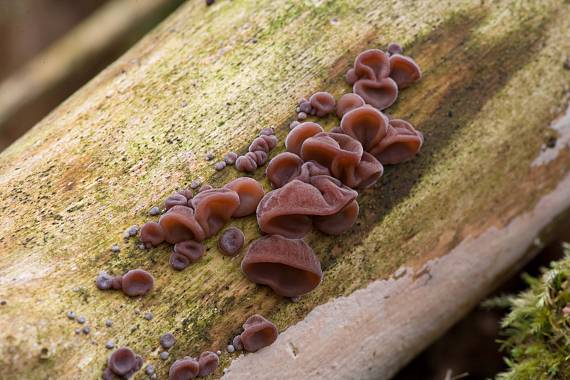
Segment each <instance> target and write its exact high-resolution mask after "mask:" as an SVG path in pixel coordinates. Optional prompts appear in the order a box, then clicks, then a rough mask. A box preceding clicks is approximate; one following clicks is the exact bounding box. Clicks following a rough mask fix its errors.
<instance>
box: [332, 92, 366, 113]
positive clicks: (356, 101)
mask: <svg viewBox="0 0 570 380" xmlns="http://www.w3.org/2000/svg"><path fill="white" fill-rule="evenodd" d="M364 104H366V103H364V99H362V98H361V97H360V95H356V94H353V93H352V92H351V93H348V94H344V95H343V96H341V97H340V99H339V100H338V103H337V104H336V115H337V116H338V117H340V118H342V117H343V116H344V115H345V114H346V113H347V112H349V111H352V110H353V109H356V108H359V107H362V106H363V105H364Z"/></svg>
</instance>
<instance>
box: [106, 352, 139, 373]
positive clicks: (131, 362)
mask: <svg viewBox="0 0 570 380" xmlns="http://www.w3.org/2000/svg"><path fill="white" fill-rule="evenodd" d="M142 365H143V360H142V358H141V357H140V356H139V355H136V354H135V353H134V352H133V350H131V349H130V348H128V347H121V348H119V349H118V350H116V351H115V352H113V353H112V354H111V356H109V360H108V362H107V366H108V368H109V369H110V370H111V372H112V373H113V374H115V375H117V376H119V377H122V378H125V379H128V378H129V377H131V376H132V375H133V374H134V373H135V372H136V371H138V370H139V369H141V367H142Z"/></svg>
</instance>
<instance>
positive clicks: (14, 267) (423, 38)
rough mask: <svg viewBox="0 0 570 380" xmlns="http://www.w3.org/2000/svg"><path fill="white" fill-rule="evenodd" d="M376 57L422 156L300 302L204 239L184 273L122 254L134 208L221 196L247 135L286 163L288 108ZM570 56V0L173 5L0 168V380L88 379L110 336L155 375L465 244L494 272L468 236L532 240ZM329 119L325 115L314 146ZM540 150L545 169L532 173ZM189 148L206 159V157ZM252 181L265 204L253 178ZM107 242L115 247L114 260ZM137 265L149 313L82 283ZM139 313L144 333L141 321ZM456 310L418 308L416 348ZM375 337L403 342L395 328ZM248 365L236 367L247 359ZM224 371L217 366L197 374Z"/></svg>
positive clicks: (553, 180)
mask: <svg viewBox="0 0 570 380" xmlns="http://www.w3.org/2000/svg"><path fill="white" fill-rule="evenodd" d="M392 41H397V42H399V43H400V44H402V46H403V47H404V51H405V53H406V54H409V55H411V56H412V57H413V58H414V59H416V61H417V62H418V63H419V65H420V66H421V67H422V69H423V74H424V77H423V79H422V81H421V82H419V83H418V84H416V85H414V86H412V87H410V88H408V89H406V90H404V91H402V93H401V95H400V97H399V99H398V101H397V103H396V104H395V105H394V106H392V107H391V108H390V109H388V110H387V112H388V113H390V114H391V115H394V116H396V117H399V118H403V119H407V120H409V121H410V122H412V123H413V124H414V125H415V126H416V127H417V128H418V129H419V130H421V131H422V132H423V134H424V136H425V144H424V147H423V149H422V152H421V154H420V155H419V156H418V157H416V158H415V159H414V160H412V161H410V162H408V163H405V164H400V165H396V166H392V167H388V168H386V172H385V174H384V176H383V177H382V179H381V180H380V181H379V182H378V184H377V185H375V186H374V187H373V188H372V189H368V190H366V191H364V192H362V193H361V194H360V196H359V197H358V202H359V205H360V210H361V212H360V216H359V218H358V221H357V223H356V225H355V226H354V227H353V228H352V230H351V231H349V232H348V233H346V234H344V235H342V236H338V237H330V236H325V235H322V234H319V233H316V232H313V233H311V234H310V235H308V236H307V238H306V241H307V242H308V243H309V244H310V245H311V246H312V247H313V249H314V250H315V252H316V254H317V255H318V256H319V258H320V259H321V262H322V266H323V270H324V279H323V282H322V284H321V285H320V286H319V287H318V288H317V289H316V290H315V291H313V292H312V293H310V294H309V295H307V296H305V297H303V298H302V299H301V301H300V302H298V303H291V302H290V301H289V300H287V299H283V298H281V297H277V296H276V295H274V294H273V293H272V292H271V291H270V290H269V289H267V288H264V287H259V286H256V285H254V284H252V283H250V282H248V281H247V280H246V279H245V278H244V277H243V275H242V274H241V272H240V269H239V264H240V261H241V258H242V257H243V255H239V256H237V257H235V258H228V257H224V256H222V255H221V254H220V253H219V252H218V249H217V247H216V242H217V236H215V237H214V238H211V239H209V240H208V241H207V242H206V254H205V256H204V258H203V259H202V261H201V262H199V263H197V264H195V265H192V266H191V267H189V268H188V269H186V270H185V271H182V272H175V271H173V270H172V269H171V268H170V266H169V264H168V257H169V254H170V250H171V247H166V246H161V247H158V248H155V249H151V250H140V249H138V248H137V243H138V242H137V241H136V239H131V240H129V241H128V242H127V243H125V242H123V238H122V233H123V232H124V231H125V230H126V229H127V228H128V227H129V226H131V225H133V224H137V225H139V226H140V225H142V224H143V223H144V222H145V221H148V220H153V219H154V218H153V217H150V216H149V213H148V211H149V209H150V208H151V207H153V206H157V205H160V204H161V203H162V201H163V200H164V198H165V197H166V196H167V195H169V194H170V193H171V192H173V191H174V190H175V189H177V188H183V187H186V186H188V185H189V184H190V182H191V181H192V180H194V179H196V178H201V179H202V180H203V181H205V182H208V183H210V184H212V185H214V186H221V185H223V184H224V183H226V182H228V181H229V180H231V179H233V178H235V177H237V176H238V175H239V173H237V172H236V171H235V169H233V168H231V167H229V168H226V169H225V170H223V171H221V172H216V171H215V170H214V168H213V164H214V163H215V162H216V161H217V160H219V159H221V158H222V156H223V155H224V154H225V153H226V152H228V151H230V150H234V151H236V152H240V153H243V152H245V151H246V150H247V146H248V145H249V142H250V141H251V140H253V138H254V137H255V136H256V135H257V134H258V133H259V131H260V130H261V129H262V128H264V127H274V128H275V129H276V135H277V136H278V137H279V139H280V145H278V148H276V149H275V150H274V151H273V152H272V156H274V155H275V154H277V153H279V152H280V151H282V150H283V144H282V143H283V140H284V137H285V136H286V134H287V132H288V124H289V123H290V122H291V121H292V120H293V117H294V109H295V106H296V103H297V101H298V99H299V98H301V97H308V96H310V95H311V94H312V93H314V92H316V91H329V92H331V93H332V94H334V95H335V96H337V97H338V96H340V95H341V94H343V93H346V92H349V91H350V88H349V86H348V85H347V84H346V83H345V81H344V73H345V72H346V70H347V69H348V68H349V66H350V64H351V63H352V62H353V60H354V58H355V56H356V55H357V54H358V53H359V52H360V51H362V50H364V49H367V48H385V47H386V46H387V45H388V44H389V43H390V42H392ZM569 56H570V4H569V3H568V2H567V1H562V0H559V1H552V0H547V1H544V0H527V1H520V0H513V1H479V0H478V1H449V2H447V1H434V0H416V1H412V0H409V1H406V0H398V1H386V2H378V1H373V0H370V1H325V0H321V1H317V0H315V1H309V0H304V1H301V0H299V1H270V0H264V1H244V0H233V1H229V0H218V1H216V3H215V4H214V5H213V6H211V7H206V6H205V4H204V2H203V1H188V2H187V3H185V4H183V5H182V6H181V7H180V8H179V9H178V10H177V11H176V12H175V13H174V14H173V15H172V16H171V17H169V18H168V19H167V20H166V21H165V22H163V23H162V24H161V25H160V26H159V27H158V28H156V29H155V30H154V31H152V32H151V33H149V35H147V36H146V37H145V38H144V39H143V40H142V41H141V42H140V43H138V44H137V45H136V46H135V47H134V48H133V49H131V50H130V51H129V52H128V53H127V54H125V55H124V56H123V57H121V58H120V59H119V60H118V61H117V62H116V63H114V64H113V65H111V66H110V67H109V68H107V69H106V70H105V71H104V72H102V73H101V74H100V75H98V76H97V77H96V78H94V79H93V80H92V81H91V82H89V83H88V84H87V85H86V86H84V87H83V88H82V89H81V90H79V91H78V92H77V93H76V94H74V95H73V96H72V97H71V98H69V99H68V100H67V101H65V102H64V103H63V104H62V105H61V106H60V107H58V108H57V109H56V110H55V111H53V112H52V113H51V114H50V115H49V116H47V117H46V118H45V119H44V120H43V121H41V122H40V123H39V124H38V125H36V126H35V127H34V128H33V129H32V130H31V131H30V132H28V133H27V134H26V135H24V136H23V137H22V138H20V139H19V140H18V141H16V142H15V143H14V144H13V145H12V146H10V147H9V148H8V149H7V150H5V151H4V152H3V153H2V154H0V199H1V200H2V203H1V207H2V214H1V215H2V217H1V218H2V219H1V222H0V300H5V301H6V304H5V305H0V353H1V355H0V377H2V378H3V379H4V378H5V379H49V378H81V379H95V378H98V377H99V376H100V374H101V372H102V370H103V368H104V366H105V363H106V359H107V356H108V354H109V350H107V349H106V348H105V342H106V341H107V340H109V339H113V340H114V341H115V344H116V345H117V346H118V347H121V346H129V347H131V348H132V349H133V350H135V351H136V352H137V353H138V354H140V355H142V356H143V357H144V358H145V362H146V363H152V364H153V365H155V366H156V367H157V372H158V374H159V375H160V377H161V378H164V377H165V374H166V373H167V370H168V367H169V366H170V364H171V363H172V362H173V360H174V359H175V358H179V357H183V356H186V355H194V356H195V355H198V354H199V353H200V352H202V351H204V350H214V351H215V350H218V349H223V348H224V347H225V346H226V345H227V344H228V343H229V342H230V339H231V338H232V337H233V336H234V335H235V334H236V333H238V332H239V331H240V326H241V324H242V323H243V321H244V320H245V319H246V318H247V316H249V315H251V314H253V313H261V314H263V315H265V316H266V317H268V318H269V319H272V320H273V321H274V322H275V323H276V325H277V326H278V328H279V329H280V331H285V330H286V329H287V328H290V327H291V326H295V325H296V324H297V323H298V322H300V321H302V320H303V319H304V318H305V317H306V316H307V315H308V314H309V313H311V311H312V310H313V309H315V307H317V306H319V305H325V306H326V304H328V303H331V302H334V300H335V299H337V298H338V297H342V296H349V297H350V295H351V294H353V292H355V291H358V290H359V289H363V288H365V287H367V286H369V285H370V284H373V283H375V281H379V280H385V279H389V278H391V277H393V276H394V273H395V272H397V270H398V268H400V267H402V266H405V267H407V268H412V270H416V271H417V276H418V277H421V276H422V273H423V272H422V271H423V269H422V268H424V264H425V263H427V262H430V261H434V260H435V263H434V265H437V259H439V258H445V256H446V255H447V254H448V253H449V252H451V251H453V250H454V248H456V247H458V246H460V245H461V244H462V243H463V242H464V241H466V240H473V241H476V242H478V244H479V246H476V247H475V248H476V249H472V250H471V251H470V252H471V254H472V255H477V254H478V252H482V253H481V257H482V260H490V258H489V255H484V254H483V252H488V251H489V249H492V247H493V239H497V237H496V234H495V235H493V234H492V235H491V237H490V238H488V239H479V240H477V238H478V237H481V236H487V235H485V233H486V232H487V231H489V230H490V229H494V230H497V231H501V229H502V228H503V227H505V226H507V225H509V223H511V222H513V221H515V220H517V217H519V216H520V215H523V214H524V215H527V217H528V218H531V219H530V222H529V223H531V224H532V215H533V210H535V207H537V205H540V201H541V199H543V198H544V197H545V196H546V195H547V194H549V193H551V192H553V191H556V189H557V186H558V185H559V184H560V183H561V181H562V180H563V178H565V177H566V175H567V174H568V172H569V170H570V151H569V150H568V147H567V146H565V145H563V146H560V144H566V143H567V141H568V140H567V139H562V138H561V139H560V142H556V144H558V145H556V144H555V148H548V145H552V141H555V140H556V139H557V138H558V137H560V136H559V133H560V132H559V131H557V130H556V129H555V128H552V125H555V123H556V121H557V120H559V119H560V118H561V117H563V115H565V113H566V112H567V108H568V103H569V90H570V71H569V70H567V69H565V68H564V61H565V60H566V59H567V58H569ZM337 123H338V121H337V119H335V118H333V117H332V116H331V117H330V118H328V119H323V120H322V125H323V126H324V127H325V129H327V130H329V129H330V128H332V127H333V126H335V125H336V124H337ZM549 149H555V150H556V154H554V155H551V156H552V157H550V158H549V159H547V160H542V161H541V160H540V159H538V158H539V157H542V156H544V155H545V154H547V153H548V150H549ZM207 152H212V153H213V154H214V155H215V157H216V159H214V160H213V161H206V160H205V159H204V157H205V155H206V153H207ZM537 160H538V161H537ZM254 178H256V179H259V180H261V181H262V182H263V184H264V186H265V188H266V189H268V188H269V186H268V184H267V182H266V181H265V180H264V179H263V169H260V170H258V171H257V172H256V173H255V174H254ZM560 204H562V205H564V203H563V202H562V203H560ZM559 208H560V209H559V210H556V212H554V211H553V212H552V213H550V214H548V216H549V218H550V219H551V220H548V221H547V222H548V223H543V224H545V226H547V227H548V228H554V227H555V226H556V224H557V223H558V221H559V218H558V216H559V215H562V214H563V213H565V212H566V211H567V210H566V209H565V208H564V207H562V206H560V207H559ZM528 215H530V216H528ZM543 219H544V217H543ZM543 222H544V221H543ZM230 225H233V226H237V227H240V228H241V229H243V231H244V233H245V236H246V245H247V244H249V243H250V242H251V241H253V240H254V239H256V238H258V237H259V232H258V229H257V224H256V222H255V218H254V217H247V218H243V219H237V220H232V222H231V223H230ZM545 228H546V227H545ZM531 230H532V229H531ZM531 230H529V231H531ZM541 231H542V229H541ZM534 232H536V231H534ZM499 236H500V234H499ZM513 239H516V237H513ZM113 244H119V246H120V248H121V250H120V252H118V253H113V252H111V246H112V245H113ZM515 246H516V247H517V249H516V252H515V253H512V252H511V255H515V256H513V257H515V258H516V257H519V256H520V261H521V262H522V261H524V260H525V258H527V257H528V252H529V250H530V249H531V247H530V244H529V246H524V247H523V246H522V245H521V244H517V245H515ZM516 255H519V256H516ZM491 259H493V258H491ZM495 259H497V263H498V264H497V265H503V266H507V265H508V266H510V265H511V264H512V263H508V262H507V261H505V260H503V261H502V260H500V257H497V258H495ZM133 268H142V269H145V270H148V271H149V272H151V273H152V274H153V275H154V277H155V279H156V283H155V289H154V290H153V291H152V292H151V293H150V294H148V295H147V296H146V297H143V298H141V299H129V298H127V297H125V296H124V295H123V294H121V293H119V292H101V291H98V290H97V289H96V288H95V285H94V280H95V277H96V275H97V273H98V272H99V271H101V270H106V271H108V272H110V273H112V274H122V273H124V272H126V271H127V270H129V269H133ZM482 268H484V266H482ZM499 269H502V271H500V270H499V271H497V273H502V272H504V273H507V272H508V270H509V268H506V267H503V268H499ZM449 270H450V271H451V270H452V268H451V269H449ZM471 274H472V273H471ZM451 275H452V273H451V272H450V276H451ZM477 275H480V276H483V277H484V276H485V275H486V274H485V273H478V274H477ZM427 282H429V280H428V281H427ZM427 282H426V283H427ZM499 282H500V278H492V279H491V280H490V281H488V282H487V283H486V286H487V288H485V289H477V291H474V290H473V289H470V288H467V287H466V288H465V291H464V292H463V293H462V292H461V288H459V290H458V289H455V288H454V287H453V286H452V285H451V284H450V286H449V287H447V288H446V287H445V286H442V287H440V288H438V291H441V292H443V293H445V292H446V289H449V291H450V293H449V294H450V295H451V294H453V295H454V297H457V296H459V297H464V298H465V305H468V304H474V303H475V302H477V301H478V300H479V299H480V298H481V297H483V296H484V295H485V293H487V292H488V291H490V290H491V289H492V286H495V285H496V284H498V283H499ZM451 290H453V293H452V292H451ZM458 294H459V295H458ZM453 301H455V298H454V299H449V300H448V301H446V299H445V297H443V301H442V302H443V303H444V304H445V302H450V303H451V302H453ZM413 306H414V305H413V304H409V305H402V307H404V308H405V307H409V308H411V309H413ZM443 306H445V305H443ZM354 307H355V308H358V307H359V305H358V304H356V303H355V305H354ZM433 308H434V310H435V309H437V308H442V304H434V305H433ZM69 310H73V311H74V312H75V313H77V315H82V316H84V317H85V318H86V319H87V323H86V324H87V325H89V326H90V327H91V333H90V334H89V335H88V336H86V335H83V334H80V335H76V334H75V333H74V330H75V329H76V328H79V327H81V326H80V325H78V324H77V323H76V322H73V321H70V320H68V319H67V317H66V315H65V314H66V312H67V311H69ZM137 311H140V314H137ZM147 311H152V313H153V314H154V318H153V319H152V320H151V321H147V320H145V319H144V318H143V315H144V313H145V312H147ZM466 311H467V310H466V309H465V307H463V308H461V309H458V310H457V311H456V312H453V311H450V312H449V313H448V314H446V315H444V316H439V317H438V318H437V319H433V320H432V319H430V314H429V313H426V315H425V318H422V319H417V320H414V321H411V322H410V323H412V324H414V323H415V324H417V327H418V328H421V326H430V329H432V330H433V331H435V332H434V333H433V334H431V335H430V334H428V335H429V338H430V339H433V338H435V336H436V335H437V334H436V332H437V331H440V332H441V331H443V329H445V328H446V327H448V326H449V325H450V324H451V323H452V322H453V321H455V320H457V319H458V318H460V317H461V315H462V313H465V312H466ZM106 319H112V320H113V326H112V327H110V328H107V327H105V320H106ZM384 328H385V329H387V330H389V329H390V328H391V327H390V325H386V326H384ZM168 331H170V332H173V333H174V334H175V335H176V338H177V342H176V345H175V346H174V347H173V348H172V349H171V351H170V359H169V360H168V361H165V362H163V361H161V360H160V359H158V353H159V351H160V350H159V343H158V342H159V337H160V335H161V334H163V333H165V332H168ZM412 331H415V330H412ZM373 333H374V332H372V331H371V335H373ZM384 333H385V332H384ZM392 336H393V337H398V339H401V340H402V341H407V342H413V341H414V336H410V335H405V334H402V335H399V331H397V330H394V331H392ZM428 343H429V341H422V342H417V344H416V345H415V346H416V347H421V346H422V345H423V346H425V345H427V344H428ZM378 345H379V346H381V345H382V342H378ZM383 349H384V350H389V349H390V347H384V348H383ZM267 350H268V352H270V351H269V350H271V348H268V349H267ZM392 351H394V352H395V353H394V354H398V350H392ZM343 354H344V355H347V357H350V355H357V353H356V352H345V353H343ZM400 354H401V355H400V357H401V358H408V357H409V354H406V353H405V352H402V353H400ZM255 355H258V354H250V355H249V358H248V357H246V359H248V360H250V361H252V362H253V363H255ZM237 356H238V354H237V353H235V354H227V353H225V354H224V355H222V360H221V367H220V368H219V370H218V371H217V372H216V373H215V374H214V375H212V378H217V377H220V376H221V375H222V371H221V368H223V367H226V366H228V365H229V364H230V362H231V361H232V359H234V358H236V357H237ZM391 359H392V360H393V357H392V358H391ZM260 360H261V359H260ZM316 360H318V358H316ZM374 360H378V359H374ZM250 368H251V373H250V375H252V374H254V371H255V370H256V369H255V366H251V367H250ZM393 371H394V368H392V369H391V372H390V371H388V372H385V373H379V374H378V376H377V377H376V378H382V377H387V376H389V374H392V373H393ZM311 376H312V375H311ZM311 376H307V377H306V378H311ZM145 377H146V375H144V371H140V372H139V373H137V375H135V378H140V379H143V378H145ZM254 378H255V377H254ZM259 378H261V376H260V377H259ZM329 378H333V377H329Z"/></svg>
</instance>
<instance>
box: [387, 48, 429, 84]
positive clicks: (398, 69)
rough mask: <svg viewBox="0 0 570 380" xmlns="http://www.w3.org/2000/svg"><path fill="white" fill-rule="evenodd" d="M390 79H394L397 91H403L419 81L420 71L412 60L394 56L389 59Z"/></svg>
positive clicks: (397, 55)
mask: <svg viewBox="0 0 570 380" xmlns="http://www.w3.org/2000/svg"><path fill="white" fill-rule="evenodd" d="M390 78H392V79H394V81H395V82H396V83H397V84H398V88H399V89H404V88H406V87H409V86H410V85H412V84H413V83H415V82H417V81H419V80H420V79H421V78H422V71H421V69H420V67H419V66H418V64H417V63H416V62H415V61H414V60H413V59H412V58H410V57H406V56H404V55H400V54H394V55H392V56H391V57H390Z"/></svg>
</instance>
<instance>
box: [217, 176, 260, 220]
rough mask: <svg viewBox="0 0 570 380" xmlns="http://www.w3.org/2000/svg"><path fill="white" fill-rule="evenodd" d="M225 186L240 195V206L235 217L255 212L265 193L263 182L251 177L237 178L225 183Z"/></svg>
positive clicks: (234, 214) (235, 212)
mask: <svg viewBox="0 0 570 380" xmlns="http://www.w3.org/2000/svg"><path fill="white" fill-rule="evenodd" d="M224 188H226V189H230V190H233V191H235V192H236V193H237V195H238V196H239V202H240V203H239V207H238V208H237V209H236V210H235V211H234V213H233V215H232V216H233V217H234V218H239V217H242V216H248V215H251V214H253V213H255V209H256V208H257V205H258V204H259V201H260V200H261V198H263V196H264V195H265V191H263V187H261V184H260V183H259V182H257V181H256V180H254V179H253V178H249V177H240V178H236V179H234V180H233V181H231V182H230V183H228V184H227V185H225V186H224Z"/></svg>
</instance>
